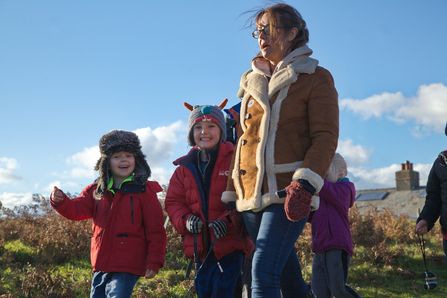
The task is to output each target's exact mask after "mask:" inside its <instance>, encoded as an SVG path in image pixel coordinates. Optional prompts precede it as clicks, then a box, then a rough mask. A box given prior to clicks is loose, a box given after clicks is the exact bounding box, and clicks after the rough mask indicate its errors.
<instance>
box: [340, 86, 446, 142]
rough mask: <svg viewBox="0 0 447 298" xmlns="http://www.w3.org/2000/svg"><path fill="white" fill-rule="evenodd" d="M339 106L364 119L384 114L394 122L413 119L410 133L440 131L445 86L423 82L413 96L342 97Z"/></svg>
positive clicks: (398, 94)
mask: <svg viewBox="0 0 447 298" xmlns="http://www.w3.org/2000/svg"><path fill="white" fill-rule="evenodd" d="M340 109H347V110H351V111H352V112H354V113H355V114H360V115H361V116H363V118H364V119H369V118H370V117H373V116H374V117H377V118H378V117H381V116H382V115H386V116H387V117H388V118H389V119H390V120H392V121H394V122H396V123H405V122H407V121H412V122H414V124H415V126H414V128H413V133H414V134H415V135H420V134H423V133H428V132H430V131H435V132H443V131H444V127H445V123H446V120H447V116H446V113H445V111H447V86H445V85H444V84H442V83H438V84H430V85H422V86H420V87H419V89H418V91H417V95H416V96H414V97H409V98H405V97H404V96H403V95H402V93H400V92H397V93H387V92H384V93H382V94H380V95H373V96H371V97H368V98H366V99H360V100H356V99H350V98H347V99H342V100H340Z"/></svg>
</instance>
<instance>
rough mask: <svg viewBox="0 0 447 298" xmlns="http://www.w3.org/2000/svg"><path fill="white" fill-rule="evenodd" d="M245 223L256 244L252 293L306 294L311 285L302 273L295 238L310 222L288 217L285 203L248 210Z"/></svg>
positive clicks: (271, 297) (286, 296) (298, 296)
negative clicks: (257, 210)
mask: <svg viewBox="0 0 447 298" xmlns="http://www.w3.org/2000/svg"><path fill="white" fill-rule="evenodd" d="M243 216H244V221H245V225H246V226H247V230H248V233H249V234H250V237H251V239H252V240H253V242H254V243H255V245H256V249H255V252H254V255H253V268H252V297H253V298H257V297H268V298H275V297H277V298H280V297H281V291H282V295H283V296H282V297H284V298H289V297H294V298H301V297H305V296H306V295H307V294H308V293H309V291H310V289H309V286H308V285H307V284H306V282H305V281H304V279H303V276H302V274H301V266H300V263H299V261H298V257H297V256H296V252H295V242H296V240H297V239H298V237H299V236H300V235H301V232H302V231H303V229H304V226H305V225H306V221H307V218H304V219H302V220H300V221H298V222H292V221H290V220H288V219H287V216H286V213H285V211H284V204H272V205H270V206H268V207H267V208H265V209H264V210H262V211H260V212H253V211H244V212H243Z"/></svg>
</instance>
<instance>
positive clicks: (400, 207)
mask: <svg viewBox="0 0 447 298" xmlns="http://www.w3.org/2000/svg"><path fill="white" fill-rule="evenodd" d="M356 193H357V194H356V200H355V202H354V204H355V205H356V207H357V209H358V210H359V212H360V214H362V215H363V214H365V212H366V210H368V208H370V207H371V206H373V207H374V208H376V209H377V210H378V211H381V210H383V209H388V210H389V211H391V212H393V213H394V214H395V215H396V216H397V215H400V214H407V215H408V216H409V217H410V218H411V219H417V217H418V214H419V211H420V210H422V208H423V207H424V204H425V195H426V193H425V187H415V188H413V189H412V190H400V191H396V189H395V188H387V189H374V190H358V191H357V192H356ZM418 210H419V211H418Z"/></svg>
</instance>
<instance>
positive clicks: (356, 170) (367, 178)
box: [348, 164, 432, 190]
mask: <svg viewBox="0 0 447 298" xmlns="http://www.w3.org/2000/svg"><path fill="white" fill-rule="evenodd" d="M431 167H432V164H415V165H413V170H414V171H417V172H419V185H420V186H425V185H426V184H427V178H428V173H429V172H430V169H431ZM400 170H401V165H400V164H393V165H391V166H389V167H385V168H379V169H370V168H366V167H348V172H349V175H348V176H349V179H350V180H351V181H352V182H354V184H355V187H356V189H357V190H364V189H380V188H395V187H396V172H397V171H400Z"/></svg>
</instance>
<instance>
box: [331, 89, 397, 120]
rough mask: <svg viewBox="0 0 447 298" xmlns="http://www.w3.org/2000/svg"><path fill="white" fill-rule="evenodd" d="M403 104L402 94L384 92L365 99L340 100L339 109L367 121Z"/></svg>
mask: <svg viewBox="0 0 447 298" xmlns="http://www.w3.org/2000/svg"><path fill="white" fill-rule="evenodd" d="M404 102H405V97H404V96H403V95H402V93H400V92H397V93H388V92H384V93H382V94H380V95H373V96H371V97H368V98H366V99H360V100H357V99H351V98H346V99H342V100H340V103H339V104H340V109H344V108H346V109H348V110H351V111H353V112H354V113H355V114H360V115H362V116H363V118H364V119H365V120H366V119H369V118H371V117H373V116H374V117H376V118H378V117H380V116H382V114H384V113H388V112H390V111H392V110H395V109H396V108H398V107H399V106H402V105H403V104H404Z"/></svg>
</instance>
